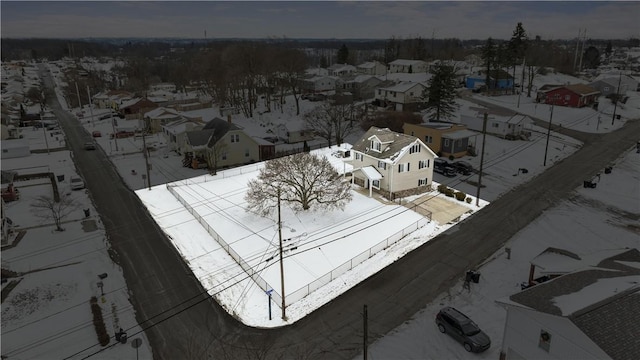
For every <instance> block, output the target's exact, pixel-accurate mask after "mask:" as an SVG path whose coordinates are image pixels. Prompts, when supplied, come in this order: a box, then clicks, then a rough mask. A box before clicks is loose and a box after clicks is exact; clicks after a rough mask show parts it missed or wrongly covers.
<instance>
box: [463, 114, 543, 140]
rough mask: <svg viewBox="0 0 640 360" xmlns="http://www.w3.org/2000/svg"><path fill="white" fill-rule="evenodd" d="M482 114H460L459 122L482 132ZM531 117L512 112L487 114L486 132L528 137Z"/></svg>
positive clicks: (508, 137)
mask: <svg viewBox="0 0 640 360" xmlns="http://www.w3.org/2000/svg"><path fill="white" fill-rule="evenodd" d="M483 122H484V114H480V113H478V114H477V115H476V116H470V115H464V114H463V115H461V116H460V123H461V124H464V125H466V126H467V127H468V128H469V129H471V130H475V131H478V132H482V128H483ZM532 124H533V119H531V118H530V117H529V116H527V115H523V114H514V115H511V116H501V115H492V114H490V115H488V116H487V126H486V131H487V134H491V135H496V136H499V137H502V138H507V139H518V138H528V137H529V136H530V135H531V125H532Z"/></svg>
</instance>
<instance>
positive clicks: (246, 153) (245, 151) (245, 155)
mask: <svg viewBox="0 0 640 360" xmlns="http://www.w3.org/2000/svg"><path fill="white" fill-rule="evenodd" d="M244 157H249V149H244Z"/></svg>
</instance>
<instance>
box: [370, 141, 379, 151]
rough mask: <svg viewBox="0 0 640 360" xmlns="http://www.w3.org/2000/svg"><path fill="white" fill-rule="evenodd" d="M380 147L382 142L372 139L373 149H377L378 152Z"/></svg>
mask: <svg viewBox="0 0 640 360" xmlns="http://www.w3.org/2000/svg"><path fill="white" fill-rule="evenodd" d="M380 147H381V144H380V143H379V142H377V141H375V140H371V150H375V151H377V152H380Z"/></svg>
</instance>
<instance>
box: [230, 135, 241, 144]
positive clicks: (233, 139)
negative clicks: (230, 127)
mask: <svg viewBox="0 0 640 360" xmlns="http://www.w3.org/2000/svg"><path fill="white" fill-rule="evenodd" d="M231 142H232V143H237V142H240V135H239V134H233V135H231Z"/></svg>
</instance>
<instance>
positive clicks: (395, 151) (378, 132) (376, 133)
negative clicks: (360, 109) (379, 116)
mask: <svg viewBox="0 0 640 360" xmlns="http://www.w3.org/2000/svg"><path fill="white" fill-rule="evenodd" d="M371 139H378V140H379V141H380V142H381V143H382V144H385V145H386V147H385V148H384V149H382V152H378V151H376V150H373V149H371V148H369V146H370V142H371ZM415 143H419V144H421V146H422V147H424V148H426V150H427V151H428V152H430V153H432V155H433V156H434V157H435V156H436V154H435V153H434V152H433V151H432V150H431V149H429V147H428V146H426V145H425V144H424V143H423V142H422V141H420V139H418V138H416V137H414V136H410V135H406V134H402V133H397V132H395V131H391V130H390V129H388V128H377V127H375V126H372V127H370V128H369V130H367V132H366V133H365V134H364V135H363V136H362V138H360V140H358V141H357V142H356V143H355V145H353V148H352V149H353V150H354V151H357V152H360V153H363V154H367V155H369V156H371V157H373V158H376V159H379V160H383V161H386V162H389V163H395V162H396V161H397V160H398V159H400V158H402V156H403V155H404V153H405V152H406V151H407V149H408V148H409V147H410V146H411V145H413V144H415Z"/></svg>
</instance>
